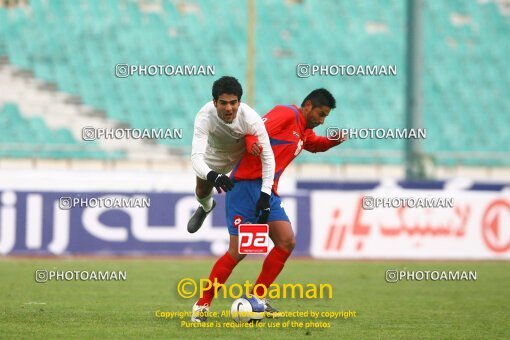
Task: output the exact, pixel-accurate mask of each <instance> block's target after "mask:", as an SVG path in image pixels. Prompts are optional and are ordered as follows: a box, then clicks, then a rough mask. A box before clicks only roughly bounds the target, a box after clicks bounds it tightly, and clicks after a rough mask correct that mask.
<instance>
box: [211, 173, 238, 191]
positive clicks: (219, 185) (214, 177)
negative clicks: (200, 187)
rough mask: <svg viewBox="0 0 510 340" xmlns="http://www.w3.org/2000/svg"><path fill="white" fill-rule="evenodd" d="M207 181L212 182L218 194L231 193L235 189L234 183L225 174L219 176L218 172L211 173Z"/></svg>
mask: <svg viewBox="0 0 510 340" xmlns="http://www.w3.org/2000/svg"><path fill="white" fill-rule="evenodd" d="M207 180H208V181H209V182H211V183H212V184H213V185H214V187H215V188H216V190H217V191H218V194H221V193H222V191H221V190H223V191H225V192H227V191H230V190H232V188H233V187H234V183H232V181H231V180H230V178H228V176H226V175H224V174H219V173H217V172H216V171H212V170H211V171H209V173H208V174H207Z"/></svg>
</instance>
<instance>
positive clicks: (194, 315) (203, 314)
mask: <svg viewBox="0 0 510 340" xmlns="http://www.w3.org/2000/svg"><path fill="white" fill-rule="evenodd" d="M197 303H198V301H197V302H195V304H194V305H193V310H192V311H191V322H206V321H207V313H208V312H209V305H208V304H205V305H203V306H199V305H197Z"/></svg>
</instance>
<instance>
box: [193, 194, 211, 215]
mask: <svg viewBox="0 0 510 340" xmlns="http://www.w3.org/2000/svg"><path fill="white" fill-rule="evenodd" d="M195 197H196V199H197V201H198V203H200V205H201V206H202V208H204V210H205V212H209V211H211V209H212V203H213V199H212V193H211V194H209V196H207V197H204V198H198V196H197V195H195Z"/></svg>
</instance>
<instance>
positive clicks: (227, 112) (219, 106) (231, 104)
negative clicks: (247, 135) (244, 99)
mask: <svg viewBox="0 0 510 340" xmlns="http://www.w3.org/2000/svg"><path fill="white" fill-rule="evenodd" d="M239 104H240V102H239V99H237V96H236V95H235V94H226V93H224V94H222V95H220V96H219V97H218V100H215V101H214V106H215V107H216V111H218V117H220V119H221V120H223V121H224V122H225V123H227V124H230V123H232V122H233V121H234V119H235V118H236V116H237V110H238V109H239Z"/></svg>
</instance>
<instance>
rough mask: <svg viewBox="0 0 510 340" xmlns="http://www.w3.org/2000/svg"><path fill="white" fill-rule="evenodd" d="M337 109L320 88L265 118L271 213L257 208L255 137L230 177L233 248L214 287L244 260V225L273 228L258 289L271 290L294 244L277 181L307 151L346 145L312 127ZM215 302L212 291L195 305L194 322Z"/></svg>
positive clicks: (218, 266) (219, 265)
mask: <svg viewBox="0 0 510 340" xmlns="http://www.w3.org/2000/svg"><path fill="white" fill-rule="evenodd" d="M335 107H336V102H335V98H334V97H333V95H332V94H331V93H330V92H329V91H328V90H326V89H317V90H314V91H312V92H311V93H310V94H309V95H308V96H307V97H306V98H305V99H304V100H303V102H302V104H301V108H298V107H297V106H296V105H286V106H284V105H281V106H276V107H274V108H273V109H272V110H271V111H269V112H268V113H267V114H266V115H265V116H264V117H263V118H262V120H263V121H264V123H265V126H266V130H267V133H268V135H269V140H270V142H271V148H272V149H273V153H274V158H275V161H276V170H275V179H274V184H273V188H272V194H271V195H267V194H265V195H266V196H267V197H265V199H267V201H269V203H270V204H269V207H270V208H269V209H267V204H266V205H265V206H264V207H259V206H258V205H259V204H258V201H257V199H258V198H259V193H260V188H261V185H262V179H261V178H262V164H261V160H260V157H258V155H259V153H260V151H261V150H260V145H259V144H258V142H257V140H256V138H255V137H250V136H247V137H246V143H247V150H248V152H250V153H247V154H245V155H244V156H243V158H241V160H240V161H239V162H238V164H237V165H236V166H235V167H234V169H233V170H232V173H231V175H230V177H231V178H232V179H233V181H234V183H235V187H234V189H233V190H232V191H229V192H228V193H227V198H226V210H227V224H228V230H229V233H230V244H229V249H228V251H227V252H226V253H225V254H224V255H223V256H222V257H220V258H219V259H218V260H217V261H216V263H215V264H214V266H213V268H212V271H211V273H210V275H209V280H210V281H211V282H215V280H216V281H217V282H218V283H221V284H222V283H225V282H226V281H227V279H228V277H229V276H230V274H231V273H232V270H233V269H234V267H235V266H236V265H237V264H238V263H239V262H240V261H241V260H242V259H243V258H244V257H245V256H246V255H245V254H239V253H238V238H239V237H238V230H237V226H238V225H239V224H241V223H267V224H269V237H270V238H271V240H272V241H273V242H274V245H275V246H274V248H273V249H272V250H271V251H270V252H269V254H267V257H266V259H265V260H264V263H263V265H262V271H261V273H260V275H259V276H258V278H257V281H256V282H255V286H256V285H258V284H260V285H263V286H264V287H266V289H265V291H267V288H269V286H270V285H271V284H272V283H273V282H274V281H275V279H276V277H277V276H278V275H279V274H280V272H281V271H282V269H283V267H284V265H285V262H286V261H287V259H288V257H289V256H290V254H291V252H292V250H293V249H294V246H295V242H296V241H295V238H294V232H293V230H292V226H291V224H290V221H289V218H288V217H287V214H286V213H285V210H284V208H283V207H282V205H281V200H280V197H279V196H278V191H277V190H278V180H279V178H280V176H281V175H282V173H283V171H284V170H285V168H286V167H287V166H288V165H289V164H290V163H291V162H292V160H294V158H296V157H297V156H298V155H299V154H300V152H301V151H302V150H303V149H304V150H307V151H310V152H323V151H326V150H328V149H330V148H331V147H333V146H336V145H338V144H340V143H342V142H343V141H345V138H343V136H341V138H339V139H338V140H330V139H328V138H326V137H323V136H317V135H316V134H315V133H314V132H313V128H315V127H317V126H319V125H321V124H323V123H324V120H325V119H326V117H327V116H328V115H329V113H330V111H331V110H332V109H334V108H335ZM259 201H260V200H259ZM253 206H256V207H257V209H256V211H254V210H253ZM254 293H255V294H256V295H257V296H262V295H263V293H264V289H263V287H262V286H259V287H257V291H254ZM213 298H214V288H213V287H212V288H211V289H209V290H207V291H205V292H204V295H203V297H202V298H200V299H199V300H198V301H197V302H196V303H195V305H194V306H193V315H192V318H191V320H192V321H195V322H203V321H205V320H206V318H205V317H204V312H207V311H208V309H209V306H210V304H211V302H212V300H213ZM262 303H264V305H265V312H266V315H267V316H271V314H274V313H275V312H277V310H276V309H274V308H273V307H271V306H270V305H269V304H268V303H267V300H266V299H262Z"/></svg>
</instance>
